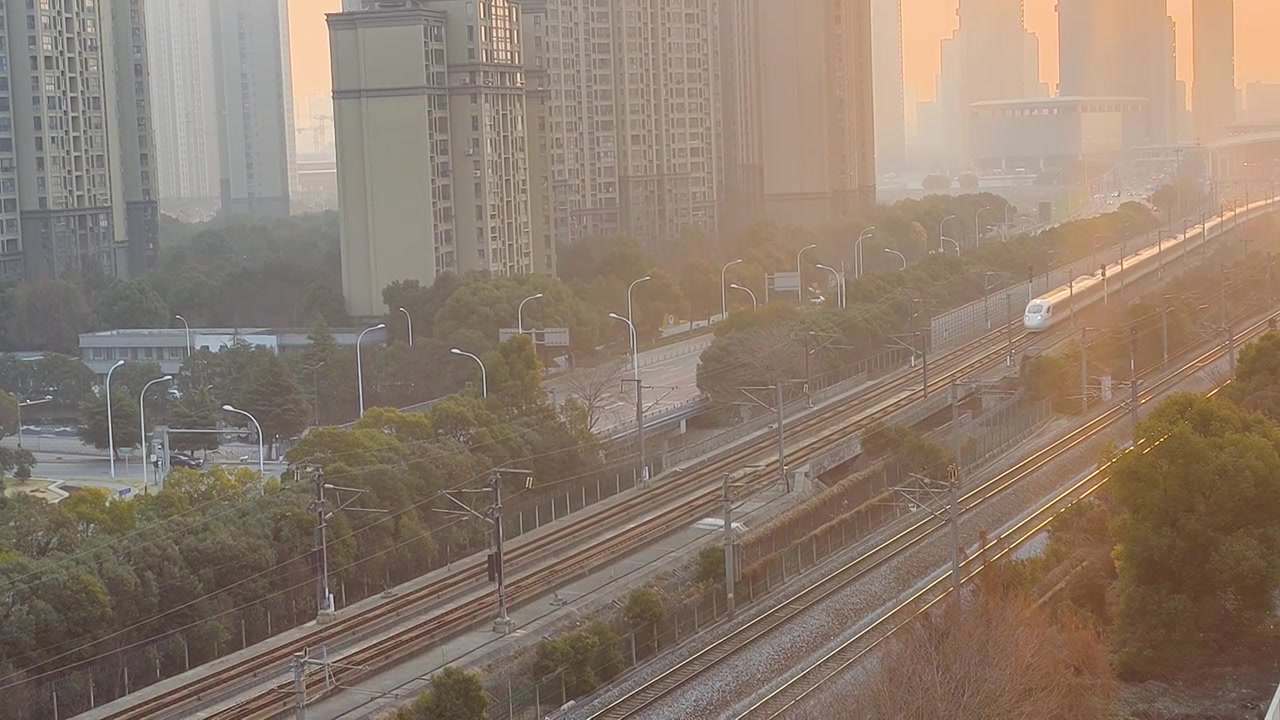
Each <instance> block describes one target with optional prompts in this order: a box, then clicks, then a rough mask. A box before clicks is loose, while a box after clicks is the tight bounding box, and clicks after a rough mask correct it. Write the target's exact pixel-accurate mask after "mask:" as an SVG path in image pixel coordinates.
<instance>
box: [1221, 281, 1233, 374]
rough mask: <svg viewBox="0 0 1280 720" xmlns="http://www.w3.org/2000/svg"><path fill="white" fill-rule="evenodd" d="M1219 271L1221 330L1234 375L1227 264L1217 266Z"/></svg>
mask: <svg viewBox="0 0 1280 720" xmlns="http://www.w3.org/2000/svg"><path fill="white" fill-rule="evenodd" d="M1219 272H1220V273H1221V274H1222V278H1221V280H1220V281H1219V282H1218V287H1219V290H1220V292H1221V293H1222V297H1221V300H1219V307H1220V309H1221V311H1222V332H1224V333H1226V336H1227V363H1228V367H1230V369H1231V374H1232V375H1234V374H1235V372H1236V348H1235V344H1236V343H1235V337H1233V334H1232V332H1231V321H1230V320H1229V319H1228V317H1227V266H1226V264H1225V263H1224V264H1223V265H1222V266H1221V267H1220V268H1219Z"/></svg>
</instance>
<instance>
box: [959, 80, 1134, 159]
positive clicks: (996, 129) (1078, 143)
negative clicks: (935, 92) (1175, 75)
mask: <svg viewBox="0 0 1280 720" xmlns="http://www.w3.org/2000/svg"><path fill="white" fill-rule="evenodd" d="M1148 107H1149V103H1148V101H1147V99H1146V98H1135V97H1061V98H1045V99H1043V100H1003V101H991V102H980V103H974V104H973V105H971V106H970V109H969V120H970V122H969V132H970V137H969V145H970V147H971V148H972V150H973V157H974V165H975V166H976V167H977V168H978V169H979V170H986V171H993V170H1011V169H1015V168H1025V169H1027V170H1030V171H1040V170H1047V169H1056V168H1063V167H1067V166H1069V165H1071V164H1072V163H1074V162H1076V161H1078V160H1081V159H1096V160H1102V161H1109V162H1119V161H1122V160H1124V159H1125V158H1126V157H1127V156H1128V155H1129V153H1130V152H1131V151H1132V150H1133V149H1134V148H1137V147H1140V146H1142V145H1144V144H1145V141H1146V137H1147V118H1146V113H1147V109H1148Z"/></svg>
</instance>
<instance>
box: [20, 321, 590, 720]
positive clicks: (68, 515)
mask: <svg viewBox="0 0 1280 720" xmlns="http://www.w3.org/2000/svg"><path fill="white" fill-rule="evenodd" d="M229 352H230V354H229V355H227V356H226V357H228V358H234V362H243V363H246V364H249V365H254V366H256V367H255V369H253V370H250V371H248V372H249V373H250V375H251V376H252V375H254V374H260V375H261V376H262V377H265V378H269V377H271V375H272V373H273V371H272V370H271V369H270V368H272V367H275V366H276V365H277V361H278V362H283V360H279V358H278V357H277V356H274V355H271V354H269V353H266V354H264V355H263V356H262V357H261V358H258V357H255V356H256V355H257V354H258V351H256V350H253V349H251V348H242V349H238V350H237V349H233V350H232V351H229ZM268 358H276V360H270V359H268ZM209 360H211V358H204V359H202V361H204V362H207V361H209ZM484 360H485V363H486V365H487V366H488V368H489V386H488V389H489V396H488V398H487V399H485V398H481V397H480V396H479V394H478V393H467V394H460V395H456V396H452V397H450V398H448V399H446V400H443V401H441V402H440V403H437V404H436V405H435V406H433V407H432V408H431V409H430V411H428V412H425V413H407V414H402V413H399V412H397V411H394V410H389V409H386V408H371V409H370V410H369V411H368V412H367V413H366V415H365V417H364V418H362V419H361V420H360V421H358V422H357V423H355V425H354V426H352V427H351V428H348V429H342V428H336V427H326V428H322V429H319V430H316V431H314V432H311V433H309V434H307V436H306V437H304V438H303V439H302V440H301V441H300V442H299V443H298V444H297V445H296V446H294V447H293V448H292V449H291V450H290V451H289V453H288V455H287V459H288V461H289V464H290V468H291V470H290V471H289V472H286V473H284V474H283V476H282V477H283V478H284V480H283V481H276V480H271V481H268V482H267V483H266V484H265V487H264V483H263V480H262V479H261V478H259V477H257V474H256V473H255V472H251V471H249V470H244V469H235V470H229V469H227V468H226V467H225V466H219V467H215V468H213V469H210V470H205V471H200V472H196V471H189V470H175V471H174V472H173V473H172V474H171V475H170V477H169V478H168V480H167V482H166V484H165V486H164V489H163V490H162V491H159V492H154V493H151V494H147V495H143V496H141V497H138V498H136V499H134V500H130V501H124V500H114V499H112V498H111V497H109V496H108V495H107V494H106V493H105V492H99V491H95V490H82V491H77V492H75V493H73V494H72V495H71V496H70V497H69V498H67V499H66V500H64V501H62V502H61V503H58V504H48V503H44V502H42V501H38V500H35V499H32V498H29V497H25V496H20V497H7V498H0V597H3V598H6V600H5V602H4V603H0V707H18V706H20V705H22V704H23V703H30V704H32V705H33V706H38V707H45V706H46V705H47V704H48V702H49V698H50V692H49V691H48V688H47V687H45V686H43V685H42V684H41V683H46V682H49V681H55V680H56V682H57V687H59V688H61V689H62V690H60V697H59V702H60V707H61V712H62V713H69V712H72V711H73V709H74V708H75V707H77V706H78V705H77V703H78V702H80V701H87V697H85V698H81V697H79V696H78V695H77V694H76V692H77V691H75V690H73V689H75V688H78V689H85V688H87V687H88V685H87V679H88V677H92V678H93V684H94V687H95V692H96V693H97V695H96V697H97V701H98V702H99V703H101V702H102V701H103V700H104V699H107V698H110V697H114V696H115V695H117V694H120V693H121V692H123V690H124V682H125V681H124V678H123V675H122V674H121V668H122V667H127V668H128V676H129V678H131V680H130V682H131V683H132V685H131V687H132V688H134V689H136V688H137V687H139V686H140V684H142V683H145V682H150V681H153V680H155V679H157V678H158V677H164V676H168V675H171V674H173V673H175V672H179V671H182V670H183V669H185V668H186V667H187V665H188V663H189V664H190V665H196V664H199V663H202V662H206V661H208V660H210V659H213V658H216V657H219V656H221V655H223V654H225V653H226V652H229V651H231V650H235V649H239V648H240V646H241V644H242V643H243V642H246V641H247V642H254V641H256V640H259V639H262V638H263V637H266V636H267V635H269V634H272V633H278V632H280V631H281V630H284V629H287V628H290V627H293V626H294V625H296V624H298V623H301V622H305V621H306V620H308V619H310V618H311V617H313V616H314V613H315V592H314V582H315V577H316V566H315V561H314V553H313V552H312V546H313V542H314V524H315V520H314V514H313V513H312V512H310V511H309V510H308V505H309V502H310V500H311V498H312V495H313V487H312V484H311V483H310V482H308V480H309V479H310V478H311V477H313V474H315V473H319V474H320V475H321V477H323V479H324V481H325V482H329V483H332V484H334V485H339V486H342V487H348V488H356V489H359V490H361V491H363V495H362V496H361V499H360V505H361V506H362V507H367V508H378V509H382V510H386V511H387V512H386V513H383V514H372V513H354V514H348V513H342V512H339V513H336V514H335V516H334V517H333V518H332V520H331V521H330V530H329V568H330V573H331V583H332V586H333V587H334V588H335V594H338V596H339V598H340V602H345V603H351V602H355V601H357V600H359V599H361V598H363V597H366V596H368V595H371V594H375V593H378V592H380V591H382V590H383V589H384V588H385V587H387V586H389V585H394V584H397V583H400V582H403V581H406V580H408V579H410V578H413V577H417V576H419V575H421V574H422V573H424V572H426V571H428V570H430V569H433V568H435V567H437V566H439V565H442V564H443V563H444V562H446V560H447V559H449V560H452V559H457V557H459V556H460V555H461V554H466V553H468V552H470V551H471V550H470V548H476V549H478V548H480V547H483V543H484V540H483V538H484V537H485V534H486V532H487V528H485V527H482V526H481V525H480V524H478V523H473V522H469V521H466V522H464V521H459V520H457V519H456V517H454V516H450V515H444V514H440V513H437V512H436V509H437V508H443V507H444V506H445V505H446V503H443V502H440V500H441V498H440V497H439V494H440V492H441V491H442V490H444V489H446V488H477V487H485V486H486V485H485V481H486V480H487V472H488V470H489V469H490V468H492V467H497V466H502V465H508V466H509V465H512V464H518V465H519V466H521V467H524V468H527V469H529V470H531V471H532V475H533V477H534V478H535V486H534V488H533V489H532V490H530V489H528V488H527V487H526V486H525V482H524V479H523V478H519V479H517V480H516V481H513V483H514V484H513V486H512V487H511V488H509V490H508V494H507V501H508V503H509V504H510V505H511V506H512V508H514V509H515V510H518V509H519V507H520V506H521V504H522V503H527V502H533V501H535V500H536V499H537V496H538V495H539V494H540V493H541V492H542V489H541V488H542V487H543V486H544V485H545V487H546V488H548V489H547V491H546V492H550V493H553V494H557V495H562V494H563V491H564V489H565V487H569V486H568V485H567V483H569V482H571V481H573V480H574V479H575V478H581V479H582V481H584V482H591V483H594V482H595V476H594V475H593V474H592V473H593V472H603V467H602V461H601V459H600V455H599V453H598V451H597V448H596V445H595V444H594V441H593V440H592V438H591V436H590V434H589V433H588V432H586V431H585V429H584V428H582V427H581V426H580V424H579V423H578V422H577V421H576V420H575V419H574V418H576V417H578V415H575V414H573V413H570V414H569V415H568V416H567V417H566V416H562V415H561V414H559V413H558V412H557V411H556V410H555V409H553V408H552V407H551V406H550V404H549V403H548V402H547V400H546V398H545V393H544V392H543V390H542V387H541V384H540V377H541V369H540V366H539V364H538V360H537V358H536V357H535V355H534V353H533V350H532V347H531V345H530V344H529V342H528V339H527V338H516V339H514V340H512V341H509V342H507V343H504V344H503V345H502V347H500V348H499V349H497V350H494V351H491V352H490V353H487V354H486V355H485V356H484ZM126 367H127V366H126ZM123 371H124V368H121V370H120V371H119V372H123ZM206 380H208V381H209V382H210V385H211V388H210V391H209V392H210V393H211V394H213V396H214V397H218V398H219V400H222V399H223V398H234V402H237V403H246V404H247V402H248V401H249V398H248V397H247V396H237V395H234V394H233V395H224V394H222V393H223V392H224V389H223V387H224V386H223V385H221V384H220V383H222V382H224V380H223V379H222V378H220V377H219V376H218V372H216V371H215V369H213V368H209V369H208V373H207V374H206V375H204V376H203V377H201V376H199V375H198V374H197V373H195V372H192V373H191V374H190V376H189V377H187V376H186V375H184V378H183V380H182V381H181V382H180V385H181V386H183V387H185V388H188V390H189V389H190V388H191V387H193V386H194V385H195V384H197V383H200V382H205V381H206ZM117 381H120V382H121V386H122V388H123V386H124V384H125V383H126V382H127V383H135V382H137V381H136V380H135V379H134V378H131V377H127V376H125V375H120V376H119V377H115V378H113V386H114V385H115V383H116V382H117ZM132 389H133V388H130V390H131V391H132ZM125 397H126V396H124V395H123V394H122V395H121V398H125ZM186 397H187V396H186V395H185V394H184V396H183V397H182V398H181V399H179V400H177V401H176V404H181V403H182V402H183V401H184V400H185V399H186ZM572 405H573V404H572V403H570V408H572ZM113 409H114V408H113ZM257 409H259V410H260V411H262V412H264V414H265V412H266V408H265V407H264V408H257ZM148 410H149V413H148V414H150V405H148ZM264 425H265V423H264ZM118 429H119V430H123V426H121V427H120V428H118ZM264 429H265V427H264ZM295 479H296V480H298V482H295ZM515 510H513V511H515ZM449 546H451V547H453V548H454V553H453V554H454V557H451V558H449V557H447V555H446V552H445V548H446V547H449ZM339 588H341V590H340V591H339Z"/></svg>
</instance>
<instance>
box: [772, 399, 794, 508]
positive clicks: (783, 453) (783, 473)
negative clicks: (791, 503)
mask: <svg viewBox="0 0 1280 720" xmlns="http://www.w3.org/2000/svg"><path fill="white" fill-rule="evenodd" d="M773 393H774V394H773V403H774V405H776V406H777V409H778V482H779V483H780V484H781V485H782V487H784V488H786V489H787V492H791V483H789V482H787V444H786V442H785V440H786V437H785V435H784V431H783V429H782V421H783V415H782V381H781V380H779V381H778V383H777V384H776V385H774V386H773Z"/></svg>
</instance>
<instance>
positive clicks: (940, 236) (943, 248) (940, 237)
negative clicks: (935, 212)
mask: <svg viewBox="0 0 1280 720" xmlns="http://www.w3.org/2000/svg"><path fill="white" fill-rule="evenodd" d="M955 219H956V216H955V215H948V216H946V217H944V218H942V221H941V222H939V223H938V249H939V250H941V251H942V252H946V251H947V246H946V245H943V244H942V241H943V240H949V241H950V242H951V244H953V245H955V246H956V255H957V256H959V255H960V243H958V242H956V241H955V240H951V238H949V237H947V236H946V235H944V234H943V233H942V228H943V227H944V226H945V225H946V224H947V221H948V220H955Z"/></svg>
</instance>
